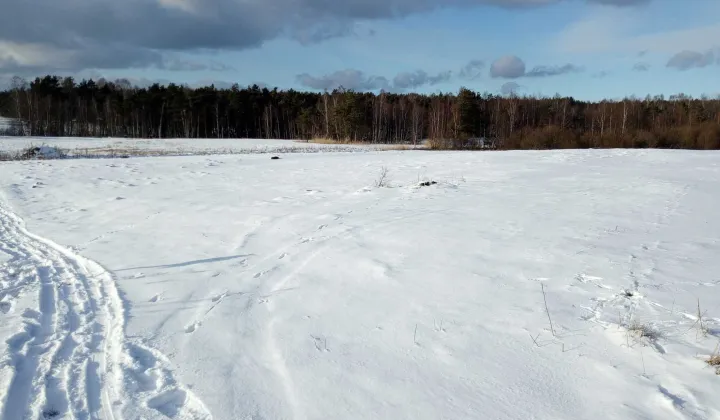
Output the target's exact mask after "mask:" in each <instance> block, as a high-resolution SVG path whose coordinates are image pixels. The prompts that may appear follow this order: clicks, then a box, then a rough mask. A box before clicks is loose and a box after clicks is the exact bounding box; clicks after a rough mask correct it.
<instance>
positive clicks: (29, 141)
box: [0, 122, 393, 157]
mask: <svg viewBox="0 0 720 420" xmlns="http://www.w3.org/2000/svg"><path fill="white" fill-rule="evenodd" d="M0 124H2V122H0ZM0 128H1V127H0ZM38 146H44V147H52V148H56V149H58V150H59V151H61V152H62V154H63V155H69V156H80V157H88V156H89V157H121V156H122V157H137V156H154V155H170V156H177V155H180V156H182V155H217V154H252V153H291V152H306V153H309V152H366V151H372V150H383V149H388V148H393V146H391V145H376V146H372V147H369V146H361V145H352V144H347V145H346V144H318V143H310V142H305V141H296V140H268V139H124V138H112V137H105V138H95V137H2V136H0V152H17V151H23V150H27V149H28V148H31V147H38Z"/></svg>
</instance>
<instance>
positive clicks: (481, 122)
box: [0, 75, 720, 149]
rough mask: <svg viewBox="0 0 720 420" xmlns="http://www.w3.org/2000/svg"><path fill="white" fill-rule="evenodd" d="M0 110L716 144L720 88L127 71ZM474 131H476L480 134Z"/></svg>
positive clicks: (65, 124) (538, 141) (312, 129)
mask: <svg viewBox="0 0 720 420" xmlns="http://www.w3.org/2000/svg"><path fill="white" fill-rule="evenodd" d="M0 115H2V116H5V117H10V118H14V119H16V120H17V121H21V122H22V123H21V124H16V125H14V126H12V128H10V129H9V130H8V131H9V132H7V133H4V134H6V135H31V136H74V137H128V138H178V137H182V138H273V139H305V140H311V139H315V140H320V139H322V140H323V141H337V142H363V143H401V144H418V143H420V142H422V141H425V140H427V142H428V144H429V145H430V146H431V147H432V148H437V149H471V148H478V147H480V146H481V145H484V146H485V147H487V145H488V144H490V145H492V147H494V148H499V149H556V148H648V147H649V148H685V149H720V98H707V97H702V98H692V97H689V96H687V95H683V94H678V95H673V96H670V97H669V98H665V97H663V96H654V97H650V96H647V97H645V98H632V97H631V98H626V99H623V100H613V101H610V100H607V101H600V102H586V101H579V100H575V99H573V98H571V97H561V96H555V97H531V96H517V95H504V96H499V95H494V94H489V93H479V92H475V91H472V90H469V89H466V88H461V89H460V90H459V91H458V92H457V93H455V94H444V93H436V94H417V93H389V92H380V93H369V92H356V91H352V90H346V89H343V88H338V89H335V90H333V91H332V92H323V93H315V92H302V91H296V90H278V89H268V88H261V87H259V86H247V87H241V86H239V85H233V86H232V87H231V88H228V89H219V88H216V87H215V86H206V87H199V88H191V87H188V86H183V85H176V84H169V85H167V86H165V85H160V84H154V85H152V86H149V87H137V86H133V85H131V84H130V83H129V82H128V81H127V80H122V79H121V80H117V81H112V82H111V81H107V80H104V79H100V80H97V81H94V80H82V81H80V82H77V81H76V80H74V79H73V78H70V77H57V76H52V75H48V76H45V77H38V78H36V79H34V80H32V81H26V80H24V79H20V78H14V79H13V81H12V84H11V86H10V87H9V88H8V89H6V90H4V91H0ZM478 139H484V141H483V142H479V141H478Z"/></svg>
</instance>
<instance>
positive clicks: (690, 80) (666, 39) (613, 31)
mask: <svg viewBox="0 0 720 420" xmlns="http://www.w3.org/2000/svg"><path fill="white" fill-rule="evenodd" d="M719 16H720V1H718V0H123V1H117V0H22V1H12V2H10V4H6V5H4V6H3V13H2V14H0V83H3V81H4V82H5V83H7V81H8V80H9V79H10V77H11V76H13V75H20V76H23V77H26V78H30V77H34V76H36V75H39V74H47V73H53V74H59V75H73V76H75V77H77V78H82V77H95V78H97V77H99V76H103V77H106V78H110V79H115V78H128V79H131V80H134V81H137V82H143V81H164V82H168V81H172V82H176V83H188V84H191V85H194V84H199V83H207V82H211V81H214V82H216V83H217V84H218V85H225V84H230V83H235V82H237V83H239V84H240V85H247V84H252V83H259V84H265V85H269V86H278V87H280V88H295V89H309V90H323V89H332V88H335V87H337V86H339V85H342V86H344V87H346V88H352V89H357V90H379V89H386V90H392V91H400V92H407V91H418V92H436V91H444V92H448V91H456V90H457V89H458V88H459V87H460V86H466V87H468V88H471V89H474V90H477V91H481V92H484V91H486V92H492V93H502V92H504V93H508V92H512V91H515V92H517V93H519V94H540V95H554V94H555V93H559V94H561V95H572V96H575V97H577V98H580V99H599V98H621V97H623V96H629V95H637V96H645V95H646V94H653V95H655V94H665V95H670V94H673V93H679V92H683V93H686V94H691V95H693V96H699V95H701V94H710V95H717V94H719V93H720V17H719Z"/></svg>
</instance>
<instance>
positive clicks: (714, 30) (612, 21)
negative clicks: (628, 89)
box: [555, 10, 720, 54]
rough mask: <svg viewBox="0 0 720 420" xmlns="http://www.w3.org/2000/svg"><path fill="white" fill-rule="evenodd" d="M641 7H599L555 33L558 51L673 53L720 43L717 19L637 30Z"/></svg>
mask: <svg viewBox="0 0 720 420" xmlns="http://www.w3.org/2000/svg"><path fill="white" fill-rule="evenodd" d="M641 13H642V12H641V11H635V12H628V11H623V12H620V11H618V10H604V11H598V13H596V14H594V15H593V16H592V17H589V18H587V19H583V20H581V21H579V22H575V23H573V24H571V25H569V26H568V27H566V28H565V29H564V30H563V31H562V32H561V33H560V34H559V36H558V37H557V39H556V42H555V49H557V50H558V51H559V52H561V53H603V52H610V53H632V54H637V52H638V51H643V52H648V53H664V54H668V53H669V54H675V53H677V52H678V51H682V50H685V49H688V48H690V49H693V50H709V49H712V48H714V47H716V46H717V45H718V44H720V23H719V24H712V25H706V26H698V27H688V28H684V29H676V30H669V31H662V32H658V31H656V32H651V33H638V30H637V28H638V22H641V21H642V20H643V17H642V14H641Z"/></svg>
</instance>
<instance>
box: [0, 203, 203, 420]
mask: <svg viewBox="0 0 720 420" xmlns="http://www.w3.org/2000/svg"><path fill="white" fill-rule="evenodd" d="M0 239H1V240H0V251H3V252H4V253H6V254H8V255H10V256H11V260H10V261H9V262H8V263H6V266H9V267H10V269H9V270H4V271H8V272H11V273H17V272H21V273H23V272H24V273H25V274H26V275H25V276H23V277H22V278H21V280H19V281H17V282H16V284H12V287H14V288H16V289H19V290H16V293H21V292H22V291H24V290H25V289H27V291H28V292H29V291H33V290H34V291H37V292H38V293H39V296H38V310H37V311H35V310H26V312H25V313H24V314H23V316H24V318H25V320H24V321H25V323H24V330H23V331H20V332H18V333H17V334H15V335H14V336H12V337H10V339H8V340H7V342H8V350H7V354H6V355H5V356H4V357H3V359H2V363H0V373H2V376H5V377H8V378H11V379H9V380H5V381H3V382H2V386H3V387H5V389H0V395H3V396H4V398H3V401H2V405H0V414H1V416H0V417H1V418H7V419H23V418H33V419H37V418H66V417H69V418H75V419H108V420H118V419H121V418H123V417H124V416H123V414H124V413H125V412H130V413H131V414H130V418H140V417H143V418H168V417H169V418H176V419H210V418H212V417H211V415H210V413H209V412H208V410H207V409H206V408H205V407H204V405H203V404H202V402H200V401H199V400H198V399H197V398H196V397H195V396H194V395H192V394H191V393H190V392H189V391H188V390H186V389H185V388H184V387H182V386H181V385H180V384H179V383H178V382H177V381H176V379H175V378H174V375H173V373H172V370H171V369H170V368H169V366H170V362H169V360H167V359H166V358H165V357H164V356H163V355H162V354H160V353H159V352H157V351H156V350H154V349H150V348H148V347H146V346H144V345H142V344H140V343H130V342H128V341H127V340H126V338H125V334H124V327H125V306H124V304H123V302H122V300H121V298H120V295H119V293H118V290H117V289H116V286H115V282H114V279H113V277H112V275H111V274H110V273H109V272H108V271H107V270H105V269H104V268H102V267H101V266H100V265H99V264H97V263H95V262H93V261H90V260H88V259H85V258H83V257H82V256H79V255H76V254H74V253H72V252H71V251H69V250H67V249H65V248H63V247H61V246H59V245H57V244H55V243H53V242H52V241H50V240H47V239H44V238H41V237H39V236H37V235H34V234H32V233H30V232H28V231H27V230H26V229H25V227H24V222H23V221H22V220H21V219H20V218H19V217H17V216H16V215H15V214H13V213H12V212H11V211H9V210H8V209H7V208H6V207H3V206H2V205H0ZM14 277H20V276H14ZM11 279H12V277H11ZM148 372H149V374H150V377H151V379H152V385H154V386H148V387H145V388H141V387H140V386H139V383H140V381H142V380H144V379H147V378H145V377H143V375H145V374H148ZM153 375H154V376H153ZM146 383H147V381H146Z"/></svg>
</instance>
